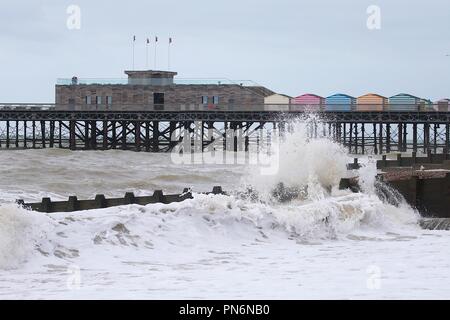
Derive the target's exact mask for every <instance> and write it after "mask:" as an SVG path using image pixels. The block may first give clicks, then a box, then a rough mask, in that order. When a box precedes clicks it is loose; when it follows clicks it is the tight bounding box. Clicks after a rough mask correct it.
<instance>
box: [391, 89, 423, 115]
mask: <svg viewBox="0 0 450 320" xmlns="http://www.w3.org/2000/svg"><path fill="white" fill-rule="evenodd" d="M420 103H421V99H420V98H419V97H416V96H413V95H411V94H407V93H399V94H397V95H395V96H392V97H390V98H389V110H391V111H418V109H419V106H420Z"/></svg>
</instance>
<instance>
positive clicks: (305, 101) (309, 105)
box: [291, 93, 325, 110]
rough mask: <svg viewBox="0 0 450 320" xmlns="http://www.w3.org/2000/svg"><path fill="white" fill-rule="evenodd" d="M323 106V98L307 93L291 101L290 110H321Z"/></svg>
mask: <svg viewBox="0 0 450 320" xmlns="http://www.w3.org/2000/svg"><path fill="white" fill-rule="evenodd" d="M323 105H325V98H324V97H321V96H318V95H316V94H312V93H307V94H302V95H301V96H298V97H295V98H292V99H291V109H292V110H305V109H312V110H318V109H322V106H323Z"/></svg>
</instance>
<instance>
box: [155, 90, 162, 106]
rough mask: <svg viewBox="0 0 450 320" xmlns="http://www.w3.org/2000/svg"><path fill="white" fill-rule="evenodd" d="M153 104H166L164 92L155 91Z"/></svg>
mask: <svg viewBox="0 0 450 320" xmlns="http://www.w3.org/2000/svg"><path fill="white" fill-rule="evenodd" d="M153 104H164V93H162V92H155V93H153Z"/></svg>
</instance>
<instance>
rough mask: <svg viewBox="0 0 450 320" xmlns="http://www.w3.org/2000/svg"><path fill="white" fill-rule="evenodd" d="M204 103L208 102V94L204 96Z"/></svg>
mask: <svg viewBox="0 0 450 320" xmlns="http://www.w3.org/2000/svg"><path fill="white" fill-rule="evenodd" d="M202 104H208V96H202Z"/></svg>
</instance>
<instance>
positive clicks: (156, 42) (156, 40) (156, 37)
mask: <svg viewBox="0 0 450 320" xmlns="http://www.w3.org/2000/svg"><path fill="white" fill-rule="evenodd" d="M157 45H158V36H155V56H154V59H155V61H154V68H155V70H156V46H157Z"/></svg>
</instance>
